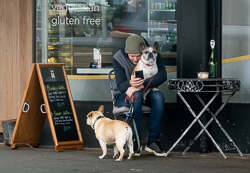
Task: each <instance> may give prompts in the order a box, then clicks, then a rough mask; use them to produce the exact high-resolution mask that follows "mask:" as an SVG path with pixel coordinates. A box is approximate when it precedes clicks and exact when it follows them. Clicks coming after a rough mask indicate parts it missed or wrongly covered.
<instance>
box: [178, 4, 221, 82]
mask: <svg viewBox="0 0 250 173" xmlns="http://www.w3.org/2000/svg"><path fill="white" fill-rule="evenodd" d="M221 8H222V7H221V0H189V1H185V0H179V1H178V4H177V21H178V24H177V31H178V32H177V34H178V37H177V39H178V40H177V42H178V43H177V54H178V55H177V56H178V58H177V67H178V68H177V76H178V77H179V78H193V77H197V72H199V71H200V66H201V65H202V68H203V70H204V71H208V61H209V58H210V53H211V48H210V40H211V39H214V40H215V42H216V43H215V45H216V46H215V57H216V58H217V62H218V66H219V68H218V71H219V74H218V77H220V76H221V67H220V66H221V63H220V62H221V10H222V9H221Z"/></svg>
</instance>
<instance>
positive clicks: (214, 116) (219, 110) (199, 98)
mask: <svg viewBox="0 0 250 173" xmlns="http://www.w3.org/2000/svg"><path fill="white" fill-rule="evenodd" d="M234 94H235V92H233V93H232V94H230V96H229V97H228V98H227V99H226V101H225V102H224V103H223V104H222V105H221V107H220V108H219V109H218V110H217V111H216V113H215V114H213V113H212V112H211V111H210V109H209V108H207V111H208V113H209V114H211V115H212V118H211V119H210V120H209V121H208V122H207V124H206V125H205V128H207V127H208V126H209V124H210V123H211V122H212V121H213V120H215V122H216V123H217V124H218V126H219V127H220V128H221V130H222V132H223V133H224V134H225V136H226V137H227V138H228V140H229V141H230V142H231V143H232V144H233V146H234V147H235V148H236V150H237V151H238V153H239V154H240V156H243V154H242V152H241V151H240V149H239V148H238V146H237V145H236V144H235V143H234V141H233V139H232V138H231V137H230V136H229V134H228V133H227V132H226V130H225V129H224V128H223V127H222V125H221V123H220V122H219V120H218V119H217V118H216V116H217V115H218V114H219V113H220V112H221V110H222V109H223V108H224V107H225V105H226V104H227V103H228V101H229V100H230V98H231V97H232V96H233V95H234ZM196 97H197V98H198V100H199V101H200V102H201V104H202V105H203V106H205V105H206V104H205V103H204V101H203V100H202V99H201V97H200V96H199V95H198V94H196ZM203 131H204V130H203V129H201V131H200V132H199V133H198V135H197V136H196V137H195V138H194V140H193V141H192V142H191V143H190V144H189V146H188V147H187V148H186V149H185V150H184V151H183V154H185V152H187V151H188V150H189V148H190V147H191V146H192V145H193V143H194V142H195V141H196V140H197V139H198V138H199V136H200V135H201V134H202V133H203Z"/></svg>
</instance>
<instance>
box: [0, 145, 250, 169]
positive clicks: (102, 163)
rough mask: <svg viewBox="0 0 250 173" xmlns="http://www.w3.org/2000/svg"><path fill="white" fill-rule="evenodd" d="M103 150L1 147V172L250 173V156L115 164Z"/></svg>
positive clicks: (146, 158)
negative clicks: (15, 148) (102, 152)
mask: <svg viewBox="0 0 250 173" xmlns="http://www.w3.org/2000/svg"><path fill="white" fill-rule="evenodd" d="M99 155H101V150H100V149H84V150H82V151H76V150H65V151H64V152H55V150H54V148H48V147H39V148H37V149H32V148H19V149H17V150H11V149H10V148H9V147H7V146H5V145H3V144H0V156H1V157H0V172H3V173H16V172H18V173H52V172H53V173H71V172H72V173H78V172H79V173H80V172H82V173H98V172H102V173H103V172H104V173H106V172H107V173H112V172H124V173H128V172H131V173H132V172H150V173H151V172H152V173H161V172H164V173H225V172H226V173H235V172H237V173H249V172H250V155H245V156H243V157H240V156H238V155H237V154H226V155H227V156H228V159H224V158H223V157H222V156H221V155H220V154H219V153H209V154H200V153H187V154H186V156H182V154H181V153H170V155H169V156H168V157H155V156H153V155H151V154H149V153H146V152H142V154H141V156H140V157H134V158H133V160H127V159H126V158H124V160H123V161H122V162H115V161H114V159H113V158H112V151H111V150H109V153H108V155H107V156H106V158H105V159H103V160H100V159H99V158H98V156H99Z"/></svg>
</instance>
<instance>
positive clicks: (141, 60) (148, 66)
mask: <svg viewBox="0 0 250 173" xmlns="http://www.w3.org/2000/svg"><path fill="white" fill-rule="evenodd" d="M141 62H142V63H143V64H144V65H146V66H148V67H150V66H154V64H147V63H145V62H144V61H143V60H142V58H141Z"/></svg>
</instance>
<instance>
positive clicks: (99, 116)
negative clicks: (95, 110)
mask: <svg viewBox="0 0 250 173" xmlns="http://www.w3.org/2000/svg"><path fill="white" fill-rule="evenodd" d="M104 117H105V116H99V117H97V118H96V119H95V121H94V123H93V126H92V128H93V129H95V123H96V121H97V120H99V119H101V118H104Z"/></svg>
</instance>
